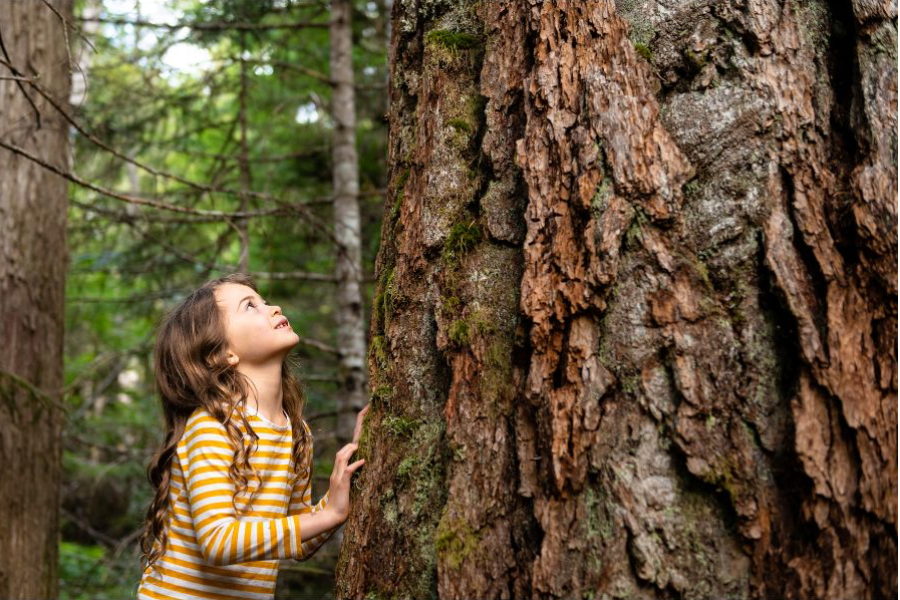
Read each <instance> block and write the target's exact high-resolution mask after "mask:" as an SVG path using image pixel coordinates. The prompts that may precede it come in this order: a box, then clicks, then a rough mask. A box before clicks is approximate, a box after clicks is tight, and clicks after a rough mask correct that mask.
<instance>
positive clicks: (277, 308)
mask: <svg viewBox="0 0 900 600" xmlns="http://www.w3.org/2000/svg"><path fill="white" fill-rule="evenodd" d="M272 309H273V311H272V314H275V315H280V314H281V307H280V306H278V305H277V304H275V305H273V306H272Z"/></svg>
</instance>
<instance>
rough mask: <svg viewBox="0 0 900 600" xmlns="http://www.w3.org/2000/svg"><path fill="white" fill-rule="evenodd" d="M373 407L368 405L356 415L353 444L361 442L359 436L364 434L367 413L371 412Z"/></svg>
mask: <svg viewBox="0 0 900 600" xmlns="http://www.w3.org/2000/svg"><path fill="white" fill-rule="evenodd" d="M371 406H372V404H371V403H369V404H366V407H365V408H364V409H362V410H361V411H359V412H358V413H356V427H355V428H354V429H353V443H354V444H355V443H357V442H358V441H359V434H360V433H361V432H362V426H363V420H365V418H366V413H367V412H369V408H370V407H371Z"/></svg>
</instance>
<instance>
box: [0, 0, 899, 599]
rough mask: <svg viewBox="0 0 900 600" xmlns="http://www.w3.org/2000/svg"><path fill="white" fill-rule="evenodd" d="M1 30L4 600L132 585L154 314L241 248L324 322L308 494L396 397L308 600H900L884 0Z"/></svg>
mask: <svg viewBox="0 0 900 600" xmlns="http://www.w3.org/2000/svg"><path fill="white" fill-rule="evenodd" d="M388 15H391V18H390V19H389V18H388ZM0 40H2V43H0V67H3V68H0V129H2V131H0V339H2V340H3V341H4V343H5V344H6V346H5V352H3V353H0V465H2V466H0V469H2V470H0V525H2V526H0V597H8V596H9V597H55V596H56V595H57V588H61V589H60V592H61V595H62V596H63V597H90V598H94V597H128V596H130V595H131V594H132V593H133V591H134V589H135V586H136V584H137V579H138V576H139V566H138V565H139V562H138V559H137V558H138V556H137V554H138V553H137V547H136V542H137V539H138V536H139V535H140V532H141V531H140V530H141V521H142V518H143V512H144V509H145V508H146V506H147V503H148V501H149V493H150V489H149V486H148V484H147V482H146V481H145V478H144V468H145V466H146V464H147V461H148V460H149V458H150V455H151V453H152V452H153V450H154V449H155V448H156V447H157V445H158V443H159V441H160V440H159V436H160V434H161V427H160V421H159V413H158V409H157V399H156V398H155V397H154V394H153V390H152V380H153V376H152V365H151V356H152V352H151V351H152V345H153V341H154V328H155V326H156V324H157V323H158V322H159V319H160V317H161V316H162V315H163V314H164V313H165V311H166V310H168V308H170V307H171V306H173V305H174V304H175V303H176V302H178V300H180V299H181V298H183V297H184V295H185V294H186V293H187V292H189V291H190V290H192V289H194V288H195V287H196V286H197V285H199V284H200V283H202V282H203V281H204V280H206V279H209V278H211V277H215V276H217V275H219V274H222V273H226V272H231V271H244V272H248V273H250V274H251V275H253V276H254V277H255V278H256V280H257V281H258V282H259V284H260V292H261V295H262V296H264V297H265V298H266V299H267V300H269V301H275V302H278V303H279V304H280V305H281V306H282V307H283V308H284V310H285V312H286V314H287V315H288V316H289V317H290V318H291V321H292V323H293V325H294V327H295V330H296V331H297V332H298V333H299V334H300V335H301V342H300V345H299V348H298V351H297V353H296V356H295V357H296V358H298V359H299V362H298V364H297V365H296V367H295V368H298V369H299V371H300V372H299V375H300V377H301V378H302V380H303V381H304V382H305V385H306V389H307V395H308V400H309V402H308V405H307V419H308V420H309V421H310V422H311V424H312V426H313V431H314V433H315V437H316V452H315V461H316V471H315V475H316V477H315V481H314V486H315V489H314V493H315V495H316V496H318V495H321V494H322V493H323V492H324V491H325V489H324V486H325V484H327V476H328V473H329V472H330V470H331V468H332V465H331V458H332V457H333V456H334V451H335V450H336V449H337V448H338V447H339V446H341V445H342V443H343V442H345V441H347V440H349V433H351V432H352V424H353V412H354V411H355V410H359V409H360V408H362V406H363V405H364V404H365V403H366V402H370V403H371V406H372V410H371V411H370V412H369V413H368V416H367V418H366V421H365V425H364V427H363V429H362V435H361V437H360V442H361V443H360V447H359V449H358V454H359V456H360V457H364V458H367V459H368V460H367V464H366V468H365V469H362V470H360V472H359V475H358V476H357V477H356V480H355V484H354V485H353V490H352V492H351V506H352V510H351V513H350V516H349V519H348V523H347V524H346V526H345V527H344V528H343V529H342V532H341V534H340V536H343V539H344V543H343V544H341V545H340V551H339V552H338V545H339V544H340V542H341V540H340V536H336V539H335V540H334V541H333V543H331V544H329V545H328V546H326V547H324V548H322V550H321V551H320V552H319V553H318V554H317V555H316V556H315V558H314V560H310V561H307V562H305V563H303V564H290V563H288V564H287V565H286V568H284V569H283V570H282V572H281V577H280V580H279V584H278V595H279V597H327V596H329V595H332V594H336V595H339V596H340V597H358V598H373V597H394V598H396V597H404V598H406V597H411V598H420V597H442V598H482V597H485V598H486V597H505V598H508V597H515V598H520V597H542V598H543V597H548V598H549V597H553V598H573V597H578V598H609V597H613V598H632V597H648V598H651V597H652V598H672V597H678V598H685V599H692V598H697V599H699V598H710V597H723V598H724V597H729V598H770V597H785V598H809V597H816V598H819V597H822V598H825V597H833V598H862V597H867V598H868V597H879V598H880V597H891V598H892V597H896V595H897V545H896V540H897V473H898V471H897V460H898V456H900V455H898V452H897V350H898V344H897V331H898V330H897V264H898V263H897V260H898V259H897V111H896V107H897V99H896V98H897V56H898V52H897V3H896V1H894V0H733V1H731V2H720V1H718V0H679V1H677V2H676V1H672V2H660V1H659V0H615V1H613V0H583V1H582V0H579V1H576V2H563V1H561V0H560V1H558V2H541V1H539V0H487V1H485V0H404V1H402V2H400V1H396V2H395V3H394V4H393V5H391V4H390V3H389V2H386V1H384V2H358V1H356V0H331V1H330V2H324V1H307V0H254V1H250V0H179V1H175V0H172V1H168V2H166V1H164V0H3V1H0ZM387 40H390V44H388V43H387ZM70 84H71V85H70ZM388 99H389V100H388ZM375 278H377V282H376V281H373V279H375ZM373 284H374V285H373ZM370 299H371V300H370ZM63 365H65V369H63ZM367 376H368V377H369V378H370V380H369V381H368V382H367V381H366V377H367ZM60 456H61V457H62V461H60ZM60 491H61V493H60ZM60 507H61V512H60V511H58V510H57V509H58V508H60ZM58 517H59V518H58ZM60 535H61V541H62V547H60V545H59V539H60ZM57 555H59V559H60V560H57V558H58V556H57ZM57 567H59V569H58V570H59V572H57ZM288 567H289V568H288ZM333 573H336V577H335V576H333Z"/></svg>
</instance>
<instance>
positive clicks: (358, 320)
mask: <svg viewBox="0 0 900 600" xmlns="http://www.w3.org/2000/svg"><path fill="white" fill-rule="evenodd" d="M350 8H351V5H350V1H349V0H332V3H331V29H330V31H331V79H332V81H333V82H334V83H333V84H332V85H333V94H332V118H333V121H334V149H333V162H334V177H333V180H334V229H335V238H336V239H337V241H338V244H339V247H338V251H337V256H336V258H335V277H336V278H337V289H336V299H337V310H336V318H337V329H338V332H337V335H338V346H337V347H338V350H339V352H340V359H339V369H340V371H339V376H340V379H341V389H340V390H339V391H338V396H337V397H338V418H337V437H338V442H339V443H340V444H346V443H348V442H349V441H350V440H351V439H352V437H353V428H354V426H355V424H356V415H355V413H354V411H358V410H361V409H362V408H363V406H365V404H366V373H365V368H364V367H365V353H366V329H365V321H364V320H363V312H362V311H363V304H362V295H361V293H360V289H359V286H360V280H361V278H362V266H361V265H362V262H361V258H360V223H359V198H358V195H359V161H358V159H357V154H356V108H355V103H354V90H353V55H352V53H351V51H352V48H353V37H352V29H351V22H350Z"/></svg>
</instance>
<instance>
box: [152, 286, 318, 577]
mask: <svg viewBox="0 0 900 600" xmlns="http://www.w3.org/2000/svg"><path fill="white" fill-rule="evenodd" d="M225 283H238V284H241V285H246V286H248V287H250V288H252V289H253V290H254V291H258V290H257V288H256V284H255V283H254V282H253V280H252V278H251V277H250V276H248V275H245V274H243V273H234V274H231V275H227V276H225V277H220V278H218V279H213V280H211V281H208V282H207V283H205V284H203V285H202V286H201V287H200V288H199V289H197V290H195V291H194V292H193V293H191V294H190V295H189V296H188V297H187V298H185V299H184V300H183V301H182V302H181V303H180V304H179V305H178V306H176V307H175V308H174V309H173V310H172V311H171V312H169V313H168V314H167V315H166V316H165V317H164V318H163V320H162V321H161V323H160V325H159V328H158V330H157V333H156V345H155V347H154V350H153V362H154V372H155V379H156V391H157V393H158V394H159V397H160V401H161V403H162V412H163V416H164V418H165V439H164V441H163V444H162V447H161V448H160V449H159V451H158V452H157V453H156V455H155V456H154V457H153V459H152V460H151V461H150V465H149V466H148V467H147V479H149V481H150V484H151V485H152V486H153V488H154V489H155V490H156V494H155V497H154V498H153V501H152V502H151V503H150V506H149V508H148V509H147V518H146V521H145V523H144V534H143V536H142V537H141V550H142V555H141V559H142V562H144V563H145V564H144V565H143V570H146V568H147V567H148V566H151V565H153V564H154V563H155V562H156V561H157V559H158V558H159V557H160V556H162V554H163V552H165V549H166V545H167V543H168V533H167V531H166V528H165V522H166V519H167V517H168V509H169V503H170V501H169V491H170V485H171V481H172V479H171V476H172V475H171V474H172V462H173V458H174V456H175V452H176V448H177V446H178V442H179V440H181V437H182V435H183V434H184V430H185V426H186V424H187V420H188V417H190V416H191V413H193V412H194V410H195V409H197V408H205V409H206V410H207V411H209V413H210V414H211V415H212V416H213V417H215V418H216V420H218V421H219V422H221V423H222V424H223V425H224V426H225V429H226V431H227V433H228V437H229V438H230V439H231V443H232V446H233V447H234V448H235V451H234V460H233V462H232V465H231V467H229V469H228V473H229V476H230V477H231V479H232V480H233V481H234V482H235V491H236V493H235V497H234V498H233V499H232V504H233V505H234V507H235V511H236V512H240V511H239V509H238V508H237V504H236V502H237V496H239V495H241V494H242V493H243V492H246V490H247V488H248V487H249V479H248V477H247V475H248V473H249V474H253V475H257V474H256V471H255V469H253V467H252V466H251V465H250V455H251V453H252V452H253V450H254V449H255V448H256V447H257V445H258V444H257V441H258V440H259V436H258V435H256V433H255V432H254V431H253V429H252V428H251V427H250V425H249V423H248V422H247V418H246V416H245V412H244V410H243V409H244V408H246V403H247V398H248V396H249V391H250V389H251V388H252V386H253V383H252V382H251V381H250V380H249V379H248V378H247V377H246V376H245V375H243V374H242V373H239V372H238V371H237V369H236V368H235V367H234V366H233V365H232V364H230V363H229V362H228V360H227V358H226V354H225V352H226V350H227V348H228V344H227V340H226V337H225V323H224V317H223V315H222V313H221V312H220V309H219V305H218V304H217V303H216V297H215V290H216V288H218V287H219V286H221V285H223V284H225ZM292 366H293V362H292V360H291V358H290V355H287V356H285V359H284V363H283V364H282V368H281V388H282V395H283V397H282V402H283V405H284V410H285V412H286V413H287V415H288V418H289V420H290V422H291V429H292V438H293V445H292V463H293V464H294V465H295V468H294V472H293V478H292V479H291V481H290V483H291V485H293V484H294V483H296V481H297V479H298V478H299V477H300V476H301V474H302V473H303V472H304V471H305V469H306V468H308V467H310V466H311V465H304V464H302V462H301V461H302V460H303V458H304V456H305V454H306V452H307V448H308V447H309V444H310V442H311V440H310V439H309V437H310V436H309V434H308V427H307V425H306V423H305V422H304V421H303V417H302V413H303V406H304V404H305V401H306V398H305V394H304V392H303V389H302V387H301V384H300V381H299V380H298V379H297V377H296V376H295V375H294V374H293V372H292V369H291V367H292ZM238 407H240V408H241V410H239V411H235V409H236V408H238ZM235 414H237V415H238V416H239V418H240V419H241V422H242V423H243V425H244V430H245V431H247V432H248V433H249V436H250V437H249V438H248V440H249V441H247V440H245V439H244V437H243V436H242V434H241V431H240V429H239V428H238V425H237V424H236V423H235V422H234V421H233V420H232V417H233V416H234V415H235ZM257 476H258V475H257ZM258 490H259V488H257V489H256V490H254V492H253V493H251V495H250V497H249V499H248V500H247V506H250V505H251V504H252V502H253V498H254V496H255V494H256V492H257V491H258Z"/></svg>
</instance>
